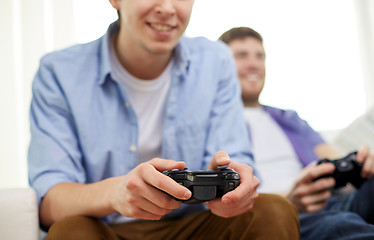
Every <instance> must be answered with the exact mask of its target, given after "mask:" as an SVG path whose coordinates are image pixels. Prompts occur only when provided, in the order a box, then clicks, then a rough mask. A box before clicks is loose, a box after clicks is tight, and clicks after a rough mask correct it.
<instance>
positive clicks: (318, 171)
mask: <svg viewBox="0 0 374 240" xmlns="http://www.w3.org/2000/svg"><path fill="white" fill-rule="evenodd" d="M334 170H335V166H334V164H332V163H324V164H321V165H316V166H313V165H310V166H308V167H306V168H304V170H303V171H302V172H301V174H300V178H299V182H302V183H310V182H312V181H313V180H315V179H316V178H318V177H321V176H324V175H327V174H329V173H332V172H333V171H334Z"/></svg>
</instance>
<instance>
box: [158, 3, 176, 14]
mask: <svg viewBox="0 0 374 240" xmlns="http://www.w3.org/2000/svg"><path fill="white" fill-rule="evenodd" d="M173 2H174V0H159V1H158V3H157V6H156V12H157V14H159V15H162V16H172V15H174V14H175V7H174V3H173Z"/></svg>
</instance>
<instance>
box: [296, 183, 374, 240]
mask: <svg viewBox="0 0 374 240" xmlns="http://www.w3.org/2000/svg"><path fill="white" fill-rule="evenodd" d="M299 218H300V235H301V240H315V239H318V240H322V239H328V240H333V239H339V240H348V239H355V240H359V239H374V225H372V224H373V223H374V177H373V178H371V179H370V180H369V181H366V182H365V183H364V184H363V185H362V186H361V188H360V189H359V190H357V191H355V192H354V193H352V194H349V195H346V196H333V197H331V198H330V199H329V201H328V205H327V207H326V208H324V209H323V210H321V211H318V212H315V213H300V214H299Z"/></svg>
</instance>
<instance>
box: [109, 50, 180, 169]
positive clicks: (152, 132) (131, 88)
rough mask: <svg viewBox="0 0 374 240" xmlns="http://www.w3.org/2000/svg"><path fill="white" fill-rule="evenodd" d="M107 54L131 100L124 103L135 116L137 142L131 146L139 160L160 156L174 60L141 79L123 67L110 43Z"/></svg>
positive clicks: (144, 160) (143, 160) (116, 76)
mask: <svg viewBox="0 0 374 240" xmlns="http://www.w3.org/2000/svg"><path fill="white" fill-rule="evenodd" d="M110 58H111V64H112V71H113V74H114V76H115V80H116V81H118V82H119V83H120V84H121V85H122V86H123V87H124V88H125V90H126V93H127V95H128V98H129V100H130V102H126V103H125V104H126V106H127V107H131V106H132V107H133V109H134V111H135V113H136V116H137V119H138V127H139V128H138V129H139V134H138V146H137V147H136V146H133V149H132V151H138V163H142V162H146V161H149V160H151V159H152V158H155V157H161V144H162V132H163V122H164V116H165V111H166V98H167V95H168V90H169V87H170V82H171V76H172V72H171V70H172V66H173V62H174V61H173V60H171V61H170V63H169V64H168V66H167V67H166V69H165V70H164V72H163V73H162V74H161V75H160V76H159V77H158V78H156V79H151V80H142V79H139V78H136V77H134V76H132V75H131V74H130V73H129V72H128V71H127V70H126V69H125V68H123V67H122V65H121V64H120V62H119V61H118V59H117V57H116V54H115V52H114V50H113V47H111V51H110Z"/></svg>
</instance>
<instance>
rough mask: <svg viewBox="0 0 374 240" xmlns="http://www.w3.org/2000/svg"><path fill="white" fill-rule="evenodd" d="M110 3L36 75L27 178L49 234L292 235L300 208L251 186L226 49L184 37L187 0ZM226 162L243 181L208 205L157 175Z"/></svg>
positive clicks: (108, 236) (144, 236) (295, 234)
mask: <svg viewBox="0 0 374 240" xmlns="http://www.w3.org/2000/svg"><path fill="white" fill-rule="evenodd" d="M110 2H111V4H112V6H113V7H114V8H115V9H117V10H118V11H119V13H120V18H119V21H117V22H115V23H113V24H112V25H111V26H110V27H109V29H108V32H107V34H106V35H105V36H103V37H102V38H100V39H98V40H96V41H93V42H91V43H88V44H83V45H77V46H74V47H71V48H69V49H65V50H62V51H58V52H54V53H51V54H48V55H47V56H45V57H44V58H43V59H42V60H41V65H40V68H39V70H38V72H37V74H36V77H35V79H34V82H33V99H32V103H31V112H30V116H31V134H32V138H31V143H30V148H29V157H28V160H29V177H30V184H31V185H32V186H33V188H34V189H35V190H36V192H37V196H38V201H39V203H40V222H41V225H42V226H44V227H45V228H49V231H48V235H47V239H249V238H251V239H275V238H277V239H297V238H298V234H299V233H298V231H299V230H298V218H297V213H296V211H295V208H294V207H293V206H292V205H291V204H289V203H288V201H286V200H285V199H284V198H281V197H279V196H275V195H262V196H258V194H257V191H256V188H257V186H258V184H259V181H258V179H257V178H256V177H255V176H254V175H253V169H252V167H251V166H252V154H251V151H250V148H249V146H250V143H249V141H248V139H247V138H246V136H245V135H243V134H242V133H243V132H245V131H246V126H245V122H244V118H243V115H242V105H241V104H240V103H241V102H240V90H239V89H240V88H239V84H238V82H237V78H236V71H235V66H234V61H233V59H232V58H231V55H230V51H229V50H228V48H227V47H226V46H224V45H223V44H220V43H214V42H211V41H208V40H206V39H204V38H196V39H189V38H185V37H182V35H183V33H184V31H185V29H186V27H187V25H188V22H189V18H190V15H191V11H192V6H193V1H192V0H111V1H110ZM222 150H223V151H222ZM226 164H229V167H230V168H232V169H234V170H235V171H236V172H238V173H239V174H240V185H239V186H238V187H237V188H236V189H235V190H233V191H231V192H229V193H227V194H225V195H224V196H223V197H221V198H216V199H214V200H212V201H209V202H206V203H204V204H195V205H192V204H181V202H180V201H177V200H175V199H174V198H173V197H175V198H178V199H188V198H190V197H191V192H190V191H189V190H188V189H187V188H185V187H183V186H181V185H179V184H178V183H177V182H175V181H174V180H172V179H171V178H169V177H168V176H166V175H164V174H162V172H163V171H164V170H172V169H183V168H185V167H188V168H189V169H190V170H201V169H214V170H217V166H220V165H226ZM172 196H173V197H172Z"/></svg>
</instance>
